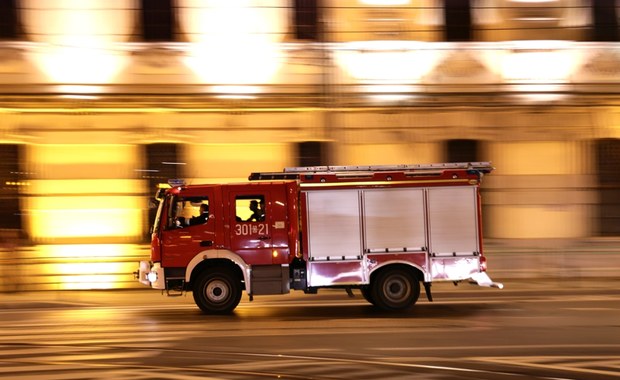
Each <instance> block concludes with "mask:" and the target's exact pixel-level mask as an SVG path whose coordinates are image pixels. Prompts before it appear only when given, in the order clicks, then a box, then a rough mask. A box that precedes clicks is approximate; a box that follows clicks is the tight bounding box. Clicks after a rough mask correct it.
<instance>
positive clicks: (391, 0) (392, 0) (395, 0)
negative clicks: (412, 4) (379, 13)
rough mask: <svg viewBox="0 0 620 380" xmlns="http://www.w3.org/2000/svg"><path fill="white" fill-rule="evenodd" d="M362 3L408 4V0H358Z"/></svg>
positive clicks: (382, 4) (383, 4)
mask: <svg viewBox="0 0 620 380" xmlns="http://www.w3.org/2000/svg"><path fill="white" fill-rule="evenodd" d="M360 2H361V3H362V4H366V5H381V6H389V5H406V4H409V0H360Z"/></svg>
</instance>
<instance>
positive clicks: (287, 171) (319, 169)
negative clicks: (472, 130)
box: [249, 161, 494, 181]
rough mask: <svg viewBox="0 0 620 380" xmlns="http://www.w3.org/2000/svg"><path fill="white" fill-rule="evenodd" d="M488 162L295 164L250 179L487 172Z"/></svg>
mask: <svg viewBox="0 0 620 380" xmlns="http://www.w3.org/2000/svg"><path fill="white" fill-rule="evenodd" d="M493 169H494V168H493V166H492V165H491V163H490V162H486V161H481V162H449V163H442V164H403V165H345V166H297V167H289V168H284V170H283V171H282V172H255V173H252V174H250V177H249V180H250V181H258V180H276V179H302V175H303V176H308V175H315V174H335V175H338V174H342V175H345V176H346V175H359V174H372V173H377V172H403V173H410V174H437V173H442V172H443V171H445V170H466V171H468V172H471V173H477V174H488V173H490V172H491V171H493Z"/></svg>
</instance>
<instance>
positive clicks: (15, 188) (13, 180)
mask: <svg viewBox="0 0 620 380" xmlns="http://www.w3.org/2000/svg"><path fill="white" fill-rule="evenodd" d="M20 151H21V149H20V146H19V145H17V144H0V229H9V230H21V229H22V218H21V211H20V208H19V193H20V188H21V187H23V186H25V185H26V181H25V179H24V178H23V175H22V173H21V171H20V169H19V157H20Z"/></svg>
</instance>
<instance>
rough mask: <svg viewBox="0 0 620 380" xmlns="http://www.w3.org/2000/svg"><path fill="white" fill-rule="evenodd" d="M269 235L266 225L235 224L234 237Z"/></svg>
mask: <svg viewBox="0 0 620 380" xmlns="http://www.w3.org/2000/svg"><path fill="white" fill-rule="evenodd" d="M268 233H269V225H268V224H266V223H258V224H256V223H252V224H235V235H237V236H247V235H267V234H268Z"/></svg>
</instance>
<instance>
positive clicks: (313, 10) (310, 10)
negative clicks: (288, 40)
mask: <svg viewBox="0 0 620 380" xmlns="http://www.w3.org/2000/svg"><path fill="white" fill-rule="evenodd" d="M318 1H319V0H295V2H294V4H295V5H294V9H293V26H294V28H295V39H298V40H317V39H318V36H319V11H318Z"/></svg>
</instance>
